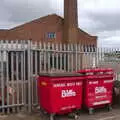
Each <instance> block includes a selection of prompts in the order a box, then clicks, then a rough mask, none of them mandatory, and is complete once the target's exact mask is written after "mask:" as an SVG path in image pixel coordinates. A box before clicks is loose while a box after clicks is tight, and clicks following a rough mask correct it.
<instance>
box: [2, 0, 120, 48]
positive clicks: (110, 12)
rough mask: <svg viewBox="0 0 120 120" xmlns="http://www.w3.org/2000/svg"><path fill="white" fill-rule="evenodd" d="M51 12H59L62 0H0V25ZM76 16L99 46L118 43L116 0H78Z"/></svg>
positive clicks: (119, 1) (118, 2) (119, 0)
mask: <svg viewBox="0 0 120 120" xmlns="http://www.w3.org/2000/svg"><path fill="white" fill-rule="evenodd" d="M52 13H57V14H59V15H61V16H63V0H0V29H3V28H12V27H14V26H16V25H19V24H22V23H24V22H27V21H31V20H33V19H35V18H39V17H41V16H45V15H47V14H52ZM78 16H79V27H80V28H81V29H83V30H85V31H87V32H89V33H91V34H92V35H97V36H98V37H99V39H98V45H99V46H102V47H120V0H78Z"/></svg>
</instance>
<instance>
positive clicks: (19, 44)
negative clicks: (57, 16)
mask: <svg viewBox="0 0 120 120" xmlns="http://www.w3.org/2000/svg"><path fill="white" fill-rule="evenodd" d="M93 67H112V68H113V69H114V70H115V72H116V75H117V79H119V73H120V49H112V48H111V49H110V48H109V49H108V48H106V49H105V48H95V47H93V46H81V45H80V44H67V45H66V44H53V43H38V42H35V43H33V42H32V41H30V40H26V41H25V40H21V41H7V40H6V41H3V40H1V41H0V111H1V112H3V113H4V112H7V113H9V112H11V111H12V112H15V111H16V112H18V111H20V110H21V109H22V108H25V109H26V110H29V112H30V111H31V110H32V108H33V107H34V106H36V105H38V98H37V83H36V76H38V75H39V73H41V72H73V71H78V70H80V69H84V68H93Z"/></svg>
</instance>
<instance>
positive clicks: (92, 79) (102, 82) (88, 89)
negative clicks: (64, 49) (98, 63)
mask: <svg viewBox="0 0 120 120" xmlns="http://www.w3.org/2000/svg"><path fill="white" fill-rule="evenodd" d="M80 73H81V71H80ZM82 73H85V74H86V76H85V80H84V83H83V86H84V97H83V101H84V105H85V106H86V107H87V108H96V107H102V106H104V105H106V104H112V92H113V82H114V80H113V77H114V75H113V71H112V69H91V70H86V71H84V70H83V71H82ZM89 73H93V74H89Z"/></svg>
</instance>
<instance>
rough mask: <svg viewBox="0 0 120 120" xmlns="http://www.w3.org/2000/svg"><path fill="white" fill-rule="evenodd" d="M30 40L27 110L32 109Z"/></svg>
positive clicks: (29, 45)
mask: <svg viewBox="0 0 120 120" xmlns="http://www.w3.org/2000/svg"><path fill="white" fill-rule="evenodd" d="M30 53H31V41H30V40H28V112H29V113H31V111H32V97H31V56H30V55H31V54H30Z"/></svg>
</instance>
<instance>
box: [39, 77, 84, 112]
mask: <svg viewBox="0 0 120 120" xmlns="http://www.w3.org/2000/svg"><path fill="white" fill-rule="evenodd" d="M82 87H83V77H80V76H77V77H75V76H74V77H58V76H57V77H55V76H54V77H52V76H40V77H39V78H38V97H39V103H40V106H41V107H42V108H43V109H44V110H45V111H47V112H48V113H49V114H52V113H55V114H64V113H68V112H71V111H72V110H73V109H81V105H82V92H83V91H82Z"/></svg>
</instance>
